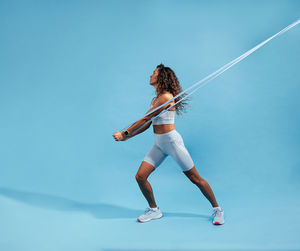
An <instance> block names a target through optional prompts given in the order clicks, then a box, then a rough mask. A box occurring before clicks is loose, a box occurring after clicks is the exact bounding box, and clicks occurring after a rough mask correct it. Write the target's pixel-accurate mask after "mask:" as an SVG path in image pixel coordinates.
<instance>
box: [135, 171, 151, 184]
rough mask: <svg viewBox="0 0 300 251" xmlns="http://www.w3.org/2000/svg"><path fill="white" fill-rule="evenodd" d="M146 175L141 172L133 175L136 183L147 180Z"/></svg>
mask: <svg viewBox="0 0 300 251" xmlns="http://www.w3.org/2000/svg"><path fill="white" fill-rule="evenodd" d="M147 178H148V177H147V176H146V175H143V174H140V173H137V174H136V175H135V179H136V181H137V182H138V183H143V182H146V181H147Z"/></svg>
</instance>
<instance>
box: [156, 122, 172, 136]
mask: <svg viewBox="0 0 300 251" xmlns="http://www.w3.org/2000/svg"><path fill="white" fill-rule="evenodd" d="M174 129H175V125H174V124H166V125H153V131H154V133H156V134H163V133H167V132H170V131H172V130H174Z"/></svg>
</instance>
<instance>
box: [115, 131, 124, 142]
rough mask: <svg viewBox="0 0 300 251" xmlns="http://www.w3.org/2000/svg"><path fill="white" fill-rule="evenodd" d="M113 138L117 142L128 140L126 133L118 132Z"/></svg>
mask: <svg viewBox="0 0 300 251" xmlns="http://www.w3.org/2000/svg"><path fill="white" fill-rule="evenodd" d="M112 136H113V137H114V139H115V141H125V140H126V135H125V133H124V132H119V131H116V132H115V133H114V134H113V135H112Z"/></svg>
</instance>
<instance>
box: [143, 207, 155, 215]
mask: <svg viewBox="0 0 300 251" xmlns="http://www.w3.org/2000/svg"><path fill="white" fill-rule="evenodd" d="M152 211H153V210H152V209H151V208H150V207H147V208H146V210H145V214H150V213H151V212H152Z"/></svg>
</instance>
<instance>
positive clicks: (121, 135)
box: [113, 64, 224, 225]
mask: <svg viewBox="0 0 300 251" xmlns="http://www.w3.org/2000/svg"><path fill="white" fill-rule="evenodd" d="M150 85H152V86H153V87H154V88H155V90H156V94H157V95H156V97H155V98H154V99H153V100H152V102H151V109H150V110H149V111H148V112H147V114H148V113H149V112H151V111H152V110H154V109H155V108H157V107H158V106H160V105H162V104H164V103H166V102H167V101H168V100H170V99H172V98H173V97H174V96H176V95H177V94H178V93H180V92H182V89H181V86H180V84H179V81H178V79H177V77H176V75H175V73H174V72H173V71H172V70H171V69H170V68H169V67H165V66H164V65H163V64H160V65H158V66H157V67H156V69H155V70H154V72H153V74H152V75H151V76H150ZM180 99H182V96H181V97H177V98H176V99H175V100H173V101H171V102H170V103H168V104H166V105H164V106H163V107H161V108H160V109H158V110H157V111H155V112H153V113H151V114H149V115H148V116H145V117H144V118H142V119H140V120H139V121H137V122H136V123H134V124H133V125H132V126H130V127H129V128H128V129H127V130H125V131H122V132H119V131H116V132H115V133H114V134H113V137H114V139H115V140H116V141H125V140H127V139H129V138H131V137H133V136H135V135H137V134H139V133H142V132H143V131H145V130H146V129H148V128H149V127H150V125H151V124H152V122H153V130H154V138H155V144H154V145H153V147H152V148H151V150H150V151H149V152H148V153H147V155H146V156H145V158H144V160H143V161H142V163H141V165H140V167H139V170H138V172H137V174H136V181H137V182H138V185H139V187H140V189H141V191H142V193H143V195H144V196H145V198H146V200H147V201H148V204H149V207H148V208H147V209H146V211H145V213H144V214H143V215H141V216H140V217H139V218H138V219H137V220H138V221H139V222H147V221H150V220H152V219H159V218H161V217H162V213H161V211H160V209H159V207H157V205H156V202H155V199H154V195H153V191H152V188H151V185H150V183H149V182H148V181H147V178H148V176H149V175H150V174H151V173H152V172H153V171H154V170H155V169H156V168H157V167H158V166H159V165H160V164H161V163H162V161H163V160H164V159H165V158H166V157H167V156H168V155H171V156H172V157H173V158H174V159H175V161H176V162H177V163H178V164H179V166H180V167H181V169H182V171H183V173H184V174H185V175H186V176H187V177H188V178H189V179H190V180H191V182H193V183H194V184H195V185H196V186H198V187H199V188H200V190H201V192H202V193H203V195H204V196H205V197H206V198H207V199H208V200H209V202H210V203H211V205H212V207H213V215H212V217H213V224H215V225H222V224H224V211H223V210H222V209H221V208H220V207H219V205H218V203H217V201H216V199H215V196H214V193H213V191H212V190H211V188H210V186H209V184H208V183H207V182H206V181H205V180H204V179H203V178H202V177H200V175H199V174H198V172H197V170H196V168H195V165H194V162H193V160H192V158H191V156H190V154H189V152H188V151H187V149H186V148H185V146H184V142H183V139H182V137H181V135H180V134H179V133H178V132H177V131H176V130H175V125H174V118H175V111H176V113H177V114H180V112H181V111H182V110H183V108H184V106H185V105H186V103H185V102H184V101H181V102H179V103H177V104H176V105H175V106H173V107H172V108H170V109H169V110H168V111H166V112H164V113H162V114H161V115H159V116H158V117H157V118H155V119H152V118H153V117H154V116H156V115H158V114H159V113H160V112H161V111H163V110H164V109H167V108H168V107H170V106H172V105H173V104H175V103H176V102H177V101H179V100H180ZM147 122H148V124H147V125H145V126H143V125H144V124H145V123H147Z"/></svg>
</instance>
